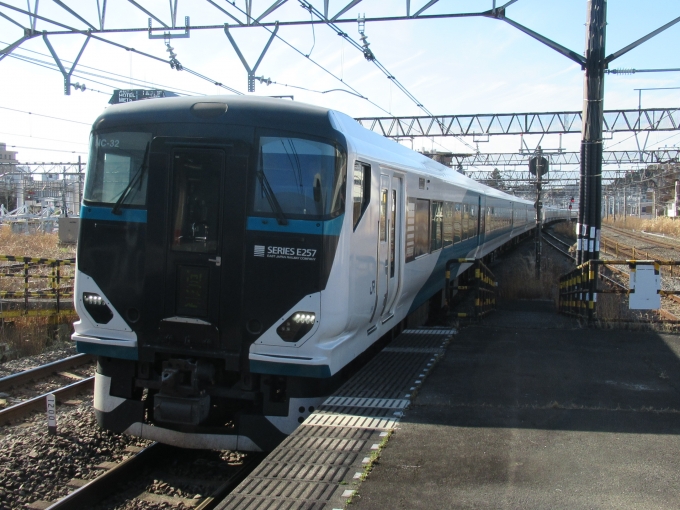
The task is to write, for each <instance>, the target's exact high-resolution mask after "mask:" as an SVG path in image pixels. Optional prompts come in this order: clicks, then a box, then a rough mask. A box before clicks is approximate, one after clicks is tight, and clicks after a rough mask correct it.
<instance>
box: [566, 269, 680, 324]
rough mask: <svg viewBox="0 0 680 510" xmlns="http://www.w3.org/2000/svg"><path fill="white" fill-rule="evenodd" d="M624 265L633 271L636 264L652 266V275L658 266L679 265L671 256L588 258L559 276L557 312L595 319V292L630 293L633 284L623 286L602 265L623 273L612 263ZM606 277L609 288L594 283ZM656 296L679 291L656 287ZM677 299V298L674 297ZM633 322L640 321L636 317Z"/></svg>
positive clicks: (658, 270)
mask: <svg viewBox="0 0 680 510" xmlns="http://www.w3.org/2000/svg"><path fill="white" fill-rule="evenodd" d="M621 265H624V266H627V267H628V268H629V270H630V271H635V270H636V269H637V268H638V266H653V267H654V271H655V274H656V275H659V276H660V274H661V267H662V266H668V267H670V268H671V274H672V268H673V267H674V266H678V265H680V261H674V260H589V261H587V262H584V263H583V264H581V265H580V266H578V267H577V268H576V269H574V270H572V271H570V272H569V273H567V274H565V275H563V276H561V277H560V288H559V303H558V309H559V311H560V312H561V313H564V314H567V315H572V316H576V317H580V318H583V319H585V320H587V321H588V322H592V321H594V320H596V319H599V317H598V315H597V296H598V294H623V295H627V296H629V297H630V296H631V295H632V294H634V293H635V288H630V286H625V285H623V284H622V283H619V282H617V281H616V280H614V279H612V278H611V277H609V276H608V275H606V274H605V271H604V270H605V269H610V270H612V271H613V272H617V273H624V274H626V276H627V273H625V272H624V271H622V270H620V269H617V268H615V266H621ZM600 281H608V282H609V283H610V284H611V285H612V287H613V288H603V287H601V286H598V282H600ZM656 292H657V294H659V295H660V296H668V297H674V296H677V295H680V291H671V290H660V289H659V290H657V291H656ZM675 299H676V300H677V298H675ZM636 322H640V321H639V320H636Z"/></svg>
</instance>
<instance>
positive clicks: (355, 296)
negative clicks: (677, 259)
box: [73, 96, 566, 450]
mask: <svg viewBox="0 0 680 510" xmlns="http://www.w3.org/2000/svg"><path fill="white" fill-rule="evenodd" d="M545 213H546V220H551V219H554V218H555V217H557V216H561V215H563V214H565V213H566V211H558V210H552V209H546V210H545ZM534 227H535V210H534V207H533V204H532V203H531V202H528V201H526V200H521V199H518V198H516V197H513V196H510V195H507V194H505V193H502V192H500V191H497V190H495V189H492V188H489V187H486V186H484V185H482V184H479V183H477V182H475V181H473V180H471V179H468V178H466V177H464V176H463V175H460V174H458V173H456V172H455V171H453V170H452V169H451V168H448V167H445V166H443V165H440V164H438V163H436V162H434V161H432V160H431V159H428V158H427V157H425V156H423V155H421V154H418V153H416V152H413V151H411V150H409V149H407V148H406V147H404V146H402V145H400V144H398V143H395V142H393V141H390V140H388V139H385V138H383V137H381V136H379V135H377V134H375V133H372V132H370V131H368V130H366V129H364V128H362V127H361V126H359V124H357V123H356V122H355V121H354V120H353V119H351V118H350V117H348V116H346V115H344V114H342V113H339V112H337V111H333V110H328V109H325V108H319V107H314V106H309V105H304V104H299V103H294V102H291V101H286V100H276V99H267V98H254V97H248V98H244V97H226V98H225V97H224V96H218V97H207V98H206V97H202V98H195V97H193V98H170V99H155V100H148V101H141V102H137V103H127V104H121V105H115V106H112V107H110V108H109V109H108V110H106V111H105V112H104V113H103V114H102V115H101V116H100V117H99V118H98V119H97V120H96V122H95V123H94V126H93V129H92V135H91V146H90V156H89V161H88V167H87V175H86V184H85V190H84V196H83V203H82V209H81V227H80V237H79V244H78V257H77V276H76V283H75V305H76V310H77V312H78V315H79V316H80V320H79V322H77V323H76V324H75V333H74V335H73V340H75V342H76V344H77V348H78V351H79V352H85V353H91V354H94V355H96V356H97V359H98V364H97V370H96V377H95V397H94V407H95V412H96V417H97V421H98V423H99V424H100V426H102V427H104V428H106V429H110V430H114V431H119V432H127V433H129V434H132V435H136V436H139V437H144V438H148V439H153V440H158V441H161V442H165V443H170V444H175V445H179V446H185V447H192V448H217V449H239V450H269V449H271V448H272V447H274V446H275V445H276V444H278V442H280V441H281V439H282V438H284V437H285V435H287V434H289V433H290V432H292V430H294V429H295V427H296V426H297V425H298V424H299V423H300V422H301V421H303V420H304V418H305V417H306V416H307V415H308V414H309V413H310V412H311V411H313V409H314V407H315V406H318V405H319V403H320V402H321V401H322V400H323V398H324V396H325V395H327V394H329V392H330V391H331V390H332V389H333V388H334V387H336V386H337V384H338V383H339V382H340V381H341V380H342V378H343V376H344V374H345V372H346V370H347V367H348V366H351V363H352V362H353V361H354V360H356V358H357V357H358V356H359V355H361V354H362V353H363V352H365V351H366V350H367V349H368V348H369V347H370V346H371V345H373V344H374V343H375V342H376V341H377V340H378V339H379V338H381V337H383V336H384V335H385V334H386V333H388V332H390V331H393V330H395V328H397V329H398V328H401V327H403V325H404V324H405V321H406V320H408V318H409V316H411V317H413V316H414V315H413V314H414V312H415V311H417V310H419V309H421V310H422V307H423V306H427V304H428V302H430V300H431V299H432V298H433V297H435V298H436V297H437V296H441V295H442V291H443V287H444V284H445V266H446V264H447V262H448V261H450V260H451V259H457V258H461V257H474V258H481V257H484V256H485V255H488V254H490V253H492V252H493V251H494V250H496V249H498V248H499V247H501V246H502V245H504V244H506V243H508V242H509V241H511V240H512V239H513V238H516V237H517V236H519V235H521V234H524V233H526V232H527V231H529V230H531V229H532V228H534ZM466 268H467V266H465V265H462V266H461V265H456V266H454V267H453V276H455V275H456V274H460V273H461V272H462V271H463V270H464V269H466Z"/></svg>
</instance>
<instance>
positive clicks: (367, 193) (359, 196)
mask: <svg viewBox="0 0 680 510" xmlns="http://www.w3.org/2000/svg"><path fill="white" fill-rule="evenodd" d="M370 201H371V165H367V164H365V163H361V162H359V161H357V162H356V163H354V175H353V176H352V207H353V214H354V217H353V220H354V230H356V229H357V225H358V224H359V221H361V218H362V217H363V215H364V212H366V208H367V207H368V203H369V202H370Z"/></svg>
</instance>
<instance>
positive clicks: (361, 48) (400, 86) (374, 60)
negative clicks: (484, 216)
mask: <svg viewBox="0 0 680 510" xmlns="http://www.w3.org/2000/svg"><path fill="white" fill-rule="evenodd" d="M299 2H300V4H302V6H303V7H304V8H305V9H307V10H309V12H310V14H312V13H313V14H314V15H315V16H316V17H317V18H319V19H320V20H324V21H326V25H328V26H329V27H330V28H331V29H332V30H333V31H335V33H336V34H337V35H339V36H341V37H343V38H344V39H345V40H346V41H348V42H349V43H350V44H351V45H352V46H353V47H354V48H356V49H357V50H359V51H360V52H362V53H363V54H364V57H365V58H366V60H368V61H369V62H372V63H373V64H374V65H375V66H376V67H377V68H378V69H380V71H381V72H382V73H383V74H384V75H385V76H386V77H387V78H388V79H389V80H391V81H392V83H394V84H395V85H396V86H397V88H398V89H399V90H401V91H402V93H404V94H405V95H406V97H408V98H409V99H410V100H411V101H413V102H414V103H415V105H416V106H417V107H418V108H420V109H421V110H422V111H424V112H425V113H426V114H427V115H429V116H430V117H432V118H434V119H435V122H439V121H437V120H436V117H435V116H434V115H433V114H432V112H430V110H428V109H427V108H426V107H425V106H424V105H423V104H422V103H421V102H420V101H418V99H416V97H415V96H414V95H413V94H411V92H409V90H408V89H407V88H406V87H405V86H404V85H403V84H402V83H401V82H400V81H399V80H398V79H397V78H396V77H395V76H394V75H393V74H392V73H390V72H389V71H388V70H387V68H386V67H385V66H384V65H383V64H382V63H381V62H380V61H379V60H378V59H377V58H376V57H375V55H374V54H373V52H372V51H371V50H370V49H369V48H368V45H369V43H368V42H367V41H366V35H365V34H364V32H363V30H362V28H361V25H360V27H359V32H360V33H361V36H362V37H361V39H362V40H363V41H364V43H363V45H362V44H359V43H358V42H356V41H355V40H354V39H353V38H351V37H350V36H349V35H348V34H347V33H346V32H345V31H343V30H342V29H340V27H338V26H336V25H335V23H333V22H332V21H329V20H326V18H325V16H324V15H323V14H322V13H321V12H319V11H318V10H317V9H316V8H315V7H314V6H313V5H312V4H310V3H309V2H308V1H307V0H299ZM442 128H443V126H442ZM457 138H458V140H459V141H460V142H461V143H463V144H464V145H465V146H467V147H468V148H470V149H472V150H475V147H473V146H472V145H470V144H469V143H467V142H466V141H465V140H463V139H461V138H459V137H457Z"/></svg>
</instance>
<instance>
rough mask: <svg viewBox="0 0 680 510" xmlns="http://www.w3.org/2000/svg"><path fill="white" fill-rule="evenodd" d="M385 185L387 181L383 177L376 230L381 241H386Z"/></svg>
mask: <svg viewBox="0 0 680 510" xmlns="http://www.w3.org/2000/svg"><path fill="white" fill-rule="evenodd" d="M383 177H387V176H383ZM387 185H388V182H387V181H386V179H385V180H383V182H382V183H381V186H380V220H379V223H378V227H379V228H378V230H379V236H380V242H381V243H386V242H387V188H386V187H385V186H387Z"/></svg>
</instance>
